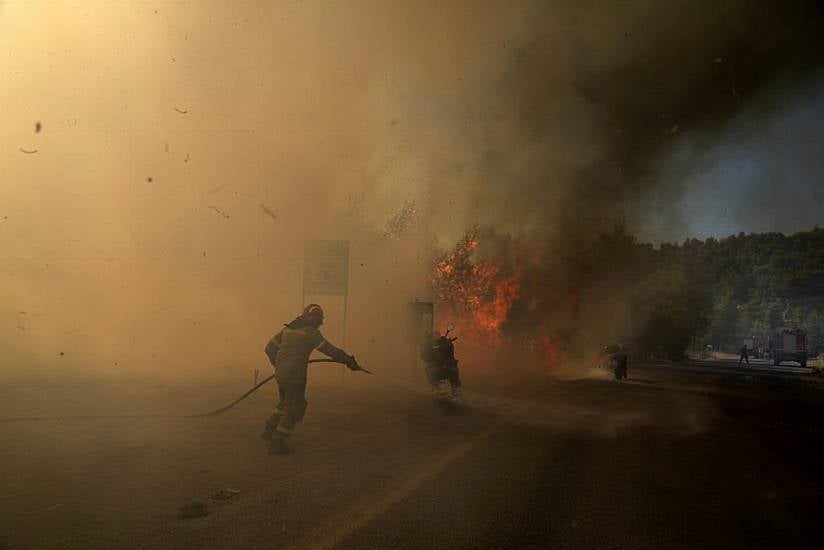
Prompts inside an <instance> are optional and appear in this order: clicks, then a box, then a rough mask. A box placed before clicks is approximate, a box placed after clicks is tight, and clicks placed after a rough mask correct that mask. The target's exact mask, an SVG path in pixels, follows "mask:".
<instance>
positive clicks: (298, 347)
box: [261, 304, 360, 455]
mask: <svg viewBox="0 0 824 550" xmlns="http://www.w3.org/2000/svg"><path fill="white" fill-rule="evenodd" d="M322 324H323V309H321V307H320V306H319V305H317V304H309V305H308V306H306V308H305V309H304V310H303V313H302V314H301V315H299V316H298V317H296V318H295V320H294V321H292V322H291V323H288V324H286V325H284V326H283V328H282V329H281V330H280V332H278V333H277V334H276V335H275V336H273V337H272V339H271V340H269V343H268V344H267V345H266V355H267V356H268V357H269V361H270V362H271V363H272V365H273V366H274V367H275V379H276V380H277V383H278V395H279V397H280V401H279V402H278V404H277V407H276V409H275V412H274V413H273V414H272V416H271V417H270V418H269V420H267V421H266V426H265V427H264V429H263V434H262V435H261V437H263V439H268V440H270V441H271V442H272V443H271V446H270V448H269V452H270V454H275V455H283V454H288V453H290V452H292V449H290V448H289V447H287V446H286V440H287V439H289V436H290V435H292V432H293V431H294V429H295V425H297V423H298V422H300V421H301V420H303V415H304V414H305V413H306V406H307V404H308V403H307V402H306V369H307V367H308V366H309V356H310V355H311V354H312V352H313V351H314V350H318V351H320V352H321V353H324V354H326V355H328V356H329V357H330V358H331V359H332V360H333V361H337V362H339V363H343V364H344V365H346V366H347V367H349V368H350V369H351V370H358V369H360V366H358V362H357V361H355V358H354V357H353V356H351V355H349V354H347V353H346V352H345V351H343V350H342V349H338V348H336V347H335V346H333V345H332V344H330V343H329V342H327V341H326V339H325V338H324V337H323V335H321V333H320V330H318V328H319V327H320V326H321V325H322Z"/></svg>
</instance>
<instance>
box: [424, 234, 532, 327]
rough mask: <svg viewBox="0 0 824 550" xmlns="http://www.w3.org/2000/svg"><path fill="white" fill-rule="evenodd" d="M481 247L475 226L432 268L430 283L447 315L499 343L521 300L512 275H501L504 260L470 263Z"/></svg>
mask: <svg viewBox="0 0 824 550" xmlns="http://www.w3.org/2000/svg"><path fill="white" fill-rule="evenodd" d="M479 244H480V228H479V227H477V226H476V227H474V228H473V229H472V230H471V231H469V232H468V233H467V234H466V235H465V236H464V237H463V238H462V239H461V240H460V241H459V242H458V244H457V245H456V246H455V248H454V249H453V250H452V251H451V252H450V253H448V254H446V255H445V256H444V257H443V258H441V260H440V261H438V263H437V264H436V266H435V269H434V270H433V272H432V277H431V282H432V288H433V290H434V292H435V296H436V298H437V301H438V304H439V306H440V307H441V309H442V310H445V311H443V313H446V316H448V317H451V318H452V320H454V321H457V322H460V323H461V324H462V325H464V326H468V328H469V329H470V331H471V332H474V333H475V335H476V336H477V337H479V338H481V339H483V340H486V341H488V342H490V343H498V342H499V341H500V328H501V326H502V325H503V324H504V323H505V322H506V320H507V318H508V315H509V311H510V309H511V308H512V305H513V304H514V303H515V302H516V300H518V298H519V297H520V285H519V281H518V279H517V277H516V276H515V275H505V274H504V270H503V268H504V258H502V257H491V258H487V259H484V260H473V254H474V253H475V251H476V249H477V248H478V245H479Z"/></svg>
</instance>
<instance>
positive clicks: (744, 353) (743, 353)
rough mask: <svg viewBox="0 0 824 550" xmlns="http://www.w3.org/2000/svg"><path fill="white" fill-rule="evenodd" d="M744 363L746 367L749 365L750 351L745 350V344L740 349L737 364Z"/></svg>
mask: <svg viewBox="0 0 824 550" xmlns="http://www.w3.org/2000/svg"><path fill="white" fill-rule="evenodd" d="M744 361H746V362H747V364H748V365H749V364H750V351H749V350H748V349H747V344H744V346H743V347H742V348H741V357H740V358H739V359H738V364H739V365H740V364H741V363H743V362H744Z"/></svg>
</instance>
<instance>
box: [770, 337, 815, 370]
mask: <svg viewBox="0 0 824 550" xmlns="http://www.w3.org/2000/svg"><path fill="white" fill-rule="evenodd" d="M770 353H771V355H772V358H773V364H774V365H780V364H781V362H782V361H796V362H798V363H800V364H801V366H802V367H806V366H807V333H806V332H805V331H804V329H801V328H788V327H782V328H778V329H776V330H774V331H773V333H772V334H771V335H770Z"/></svg>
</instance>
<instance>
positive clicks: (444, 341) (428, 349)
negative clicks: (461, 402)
mask: <svg viewBox="0 0 824 550" xmlns="http://www.w3.org/2000/svg"><path fill="white" fill-rule="evenodd" d="M453 340H454V339H453V338H449V337H448V336H446V335H444V336H441V334H440V333H439V332H438V331H435V332H434V333H433V334H432V338H431V339H430V341H429V342H428V343H426V344H424V346H423V348H422V349H421V358H422V359H423V361H424V363H425V364H426V378H427V380H429V384H430V385H431V386H432V389H434V390H435V391H436V392H437V391H438V390H439V389H440V386H441V381H442V380H448V381H449V385H450V387H451V388H452V396H453V397H458V396H460V393H461V377H460V373H459V371H458V360H457V359H455V344H453V343H452V342H453Z"/></svg>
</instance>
